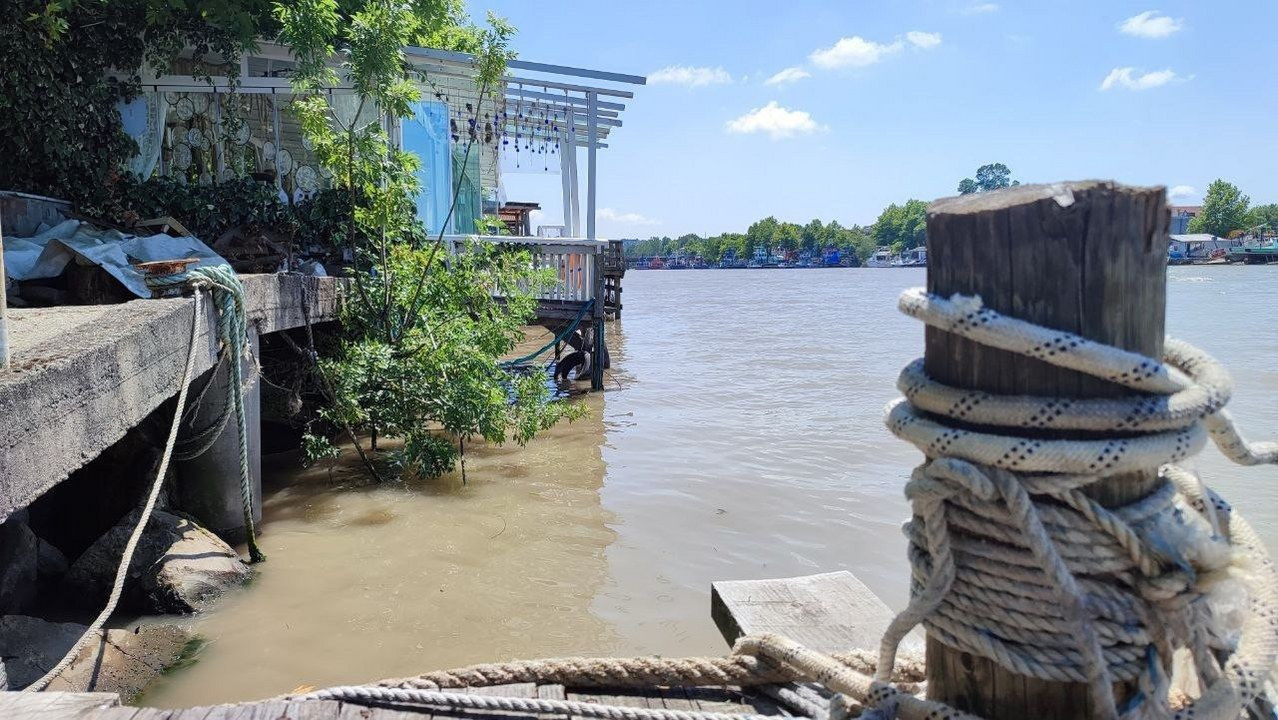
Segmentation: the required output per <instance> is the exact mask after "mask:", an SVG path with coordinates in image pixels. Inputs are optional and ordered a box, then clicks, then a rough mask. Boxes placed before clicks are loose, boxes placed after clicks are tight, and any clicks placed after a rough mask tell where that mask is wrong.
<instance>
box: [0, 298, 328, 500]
mask: <svg viewBox="0 0 1278 720" xmlns="http://www.w3.org/2000/svg"><path fill="white" fill-rule="evenodd" d="M242 279H243V280H244V286H245V290H246V295H247V297H246V301H247V309H248V315H249V319H250V322H251V323H252V324H253V325H254V326H255V328H256V329H257V332H258V333H259V334H267V333H272V332H277V331H279V330H285V329H288V328H293V327H299V326H301V325H303V324H304V314H303V298H304V297H305V299H306V301H307V302H306V306H307V309H308V310H309V313H310V318H311V321H312V322H323V321H327V320H334V319H336V318H337V312H338V303H339V302H340V291H341V283H340V281H338V280H337V279H335V278H312V277H303V276H297V275H246V276H243V278H242ZM193 302H194V301H193V300H191V299H190V298H180V299H172V300H135V301H133V302H128V303H123V304H120V305H106V306H90V307H55V308H42V309H11V310H10V317H9V321H10V322H9V335H10V343H11V346H12V352H13V369H12V370H11V371H10V372H7V373H3V372H0V521H3V520H4V519H5V518H7V517H8V516H9V515H10V514H12V513H13V512H14V511H16V510H19V509H21V508H24V507H26V506H27V505H28V504H29V503H30V502H31V501H32V500H34V499H35V498H37V497H39V496H40V495H41V494H42V493H44V492H45V491H47V490H48V489H49V488H51V487H53V486H55V485H56V484H58V483H59V482H61V481H62V480H64V479H65V478H66V477H67V475H68V474H70V473H71V472H73V471H75V470H76V469H78V468H80V467H82V466H83V465H84V464H85V463H87V462H88V461H89V460H91V459H93V458H94V457H96V456H97V455H98V454H99V453H101V452H102V451H103V450H105V449H106V448H108V447H110V446H111V445H112V444H113V443H115V442H116V441H118V440H119V439H120V438H121V437H123V436H124V434H125V433H126V432H127V431H128V430H129V429H130V428H131V427H133V426H134V425H136V424H137V423H138V422H140V421H141V420H142V419H143V418H145V417H146V416H147V414H149V413H150V412H151V411H152V410H154V409H155V408H156V407H158V406H159V405H160V403H162V402H163V401H164V400H165V399H167V398H169V397H171V396H173V395H175V394H176V393H177V390H178V387H177V385H178V380H179V379H180V378H181V375H182V369H183V367H184V365H185V362H186V352H187V343H188V341H189V339H190V333H191V321H192V319H193V317H192V315H193V313H192V307H193ZM215 323H216V314H215V311H214V309H213V308H212V306H211V304H210V303H205V317H204V318H203V325H202V328H203V331H202V332H201V334H200V336H199V339H198V345H197V357H196V367H195V375H196V376H198V375H200V374H203V373H204V372H206V371H207V370H208V369H209V368H211V367H212V366H213V363H214V361H215V360H216V358H217V339H216V334H215V331H214V328H215Z"/></svg>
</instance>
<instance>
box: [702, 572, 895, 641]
mask: <svg viewBox="0 0 1278 720" xmlns="http://www.w3.org/2000/svg"><path fill="white" fill-rule="evenodd" d="M710 616H711V617H712V618H714V623H715V625H716V626H718V628H719V632H720V633H722V634H723V637H724V639H725V640H727V641H728V643H729V644H732V643H734V642H736V640H737V638H739V637H741V636H742V635H753V634H757V633H776V634H778V635H784V636H786V637H788V638H790V639H792V640H794V641H795V642H798V643H801V644H803V645H806V646H808V647H810V648H812V649H814V650H820V651H822V652H837V651H843V650H853V649H856V648H865V649H877V648H878V646H879V639H880V638H881V637H882V636H883V631H884V630H886V629H887V626H888V624H889V623H891V622H892V618H893V613H892V610H891V609H890V608H889V607H888V606H887V605H886V604H885V603H884V602H883V601H882V600H880V599H879V598H878V597H877V596H876V595H875V594H874V593H873V592H871V591H870V589H869V588H868V587H866V586H865V583H862V582H861V581H860V580H858V579H857V578H856V576H855V575H853V574H852V573H850V572H847V571H839V572H832V573H822V574H820V575H805V576H801V577H793V578H777V579H773V580H732V581H720V582H716V583H712V584H711V586H710ZM907 643H910V644H912V645H913V646H914V647H919V645H918V641H917V639H914V640H910V639H908V638H907Z"/></svg>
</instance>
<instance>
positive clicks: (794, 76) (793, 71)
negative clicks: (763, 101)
mask: <svg viewBox="0 0 1278 720" xmlns="http://www.w3.org/2000/svg"><path fill="white" fill-rule="evenodd" d="M810 77H812V73H810V72H808V71H807V70H804V69H803V68H801V67H788V68H786V69H784V70H782V71H780V72H778V73H777V74H776V75H773V76H772V77H770V78H768V79H767V80H764V81H763V84H764V85H785V84H786V83H792V82H798V81H800V80H802V79H803V78H810Z"/></svg>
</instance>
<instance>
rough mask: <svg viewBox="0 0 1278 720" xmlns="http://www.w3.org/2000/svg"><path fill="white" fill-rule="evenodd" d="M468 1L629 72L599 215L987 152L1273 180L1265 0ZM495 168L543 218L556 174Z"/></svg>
mask: <svg viewBox="0 0 1278 720" xmlns="http://www.w3.org/2000/svg"><path fill="white" fill-rule="evenodd" d="M470 9H471V12H472V14H473V15H475V16H477V17H478V16H482V14H483V13H484V12H485V11H486V10H489V9H491V10H495V11H496V12H498V13H500V14H502V15H505V16H506V17H508V18H509V19H510V20H511V21H512V22H513V23H514V24H515V26H516V27H518V29H519V34H518V36H517V37H516V39H515V43H514V45H515V48H516V49H517V50H518V51H519V54H520V57H521V58H523V59H527V60H536V61H541V62H551V63H559V64H564V65H573V66H578V67H590V68H596V69H602V70H614V71H618V72H628V73H635V74H640V75H647V76H649V77H650V80H649V84H648V85H646V86H642V87H639V88H636V89H635V98H634V99H633V100H631V101H627V102H628V106H627V109H626V111H625V113H624V114H623V120H624V122H625V127H623V128H621V129H619V130H617V131H616V134H615V135H614V136H613V138H612V140H611V145H612V147H610V148H609V149H607V150H602V151H601V152H600V156H599V164H600V170H599V208H600V220H599V233H600V235H601V236H603V237H647V236H649V235H671V236H676V235H680V234H682V233H685V232H697V233H701V234H706V233H719V232H724V231H742V230H744V229H745V228H746V226H747V225H749V224H750V223H751V222H753V221H754V220H756V219H758V218H759V217H762V216H764V215H769V214H772V215H776V216H777V217H779V218H781V219H784V220H792V221H796V222H806V221H807V220H809V219H811V218H813V217H819V218H821V219H823V220H826V221H829V220H831V219H836V220H838V221H840V222H842V223H844V224H851V223H870V222H872V221H873V220H874V218H875V217H876V216H877V215H878V213H879V211H880V210H881V209H882V208H883V207H884V206H885V205H887V204H888V203H891V202H903V201H904V200H906V199H908V198H911V197H916V198H921V199H924V200H932V199H935V198H938V197H942V196H946V195H952V194H954V192H955V186H956V184H957V183H958V181H959V180H960V179H962V178H963V177H965V176H970V175H972V174H973V173H974V171H975V169H976V168H977V166H979V165H981V164H984V163H987V162H1003V163H1005V164H1007V165H1008V166H1009V167H1010V168H1011V169H1012V171H1013V177H1015V178H1017V179H1020V180H1021V181H1023V182H1046V181H1054V180H1065V179H1083V178H1093V177H1100V178H1112V179H1116V180H1119V181H1122V182H1127V183H1133V184H1147V185H1155V184H1158V185H1166V186H1167V187H1168V188H1176V193H1175V194H1174V198H1173V199H1174V201H1175V202H1180V203H1190V202H1197V201H1198V200H1199V199H1200V198H1201V194H1202V192H1203V191H1204V190H1205V189H1206V187H1207V184H1208V183H1210V182H1211V181H1212V180H1213V179H1215V178H1217V177H1223V178H1225V179H1228V180H1231V181H1233V182H1235V183H1236V184H1238V185H1239V186H1240V187H1241V188H1242V190H1243V192H1245V193H1248V194H1250V195H1251V197H1252V200H1253V202H1278V33H1276V31H1275V28H1278V2H1274V1H1273V0H1251V1H1248V2H1241V1H1238V2H1232V1H1230V0H1221V1H1219V2H1204V1H1200V2H1188V1H1181V2H1157V3H1151V2H1135V3H1133V2H1121V1H1120V2H1114V1H1109V2H1101V1H1090V0H1078V1H1075V2H1069V3H1061V2H1012V1H1011V0H1003V1H1001V2H982V1H981V0H972V1H969V0H888V1H884V2H869V1H864V2H815V1H809V0H786V1H784V2H775V1H773V2H756V1H755V0H735V1H731V2H725V1H715V2H669V1H666V0H647V1H638V0H633V1H631V0H627V1H625V2H615V1H612V0H603V1H602V2H598V1H597V2H590V3H587V2H567V1H566V0H540V1H539V2H529V1H528V0H471V3H470ZM787 68H791V70H790V71H789V72H788V73H787V74H786V76H783V77H784V78H785V79H788V80H789V81H788V82H782V81H781V80H780V79H777V80H774V81H773V82H772V83H769V82H768V81H769V80H770V79H772V78H773V76H775V75H776V74H777V73H780V72H781V71H783V70H786V69H787ZM663 71H664V72H663ZM663 79H664V80H665V81H664V82H658V81H659V80H663ZM583 166H584V163H583ZM506 186H507V193H508V196H509V198H510V199H512V200H533V201H538V202H541V203H542V205H543V207H544V208H545V213H544V215H543V218H542V222H545V223H547V224H557V223H558V222H560V221H561V220H559V218H562V211H561V210H560V192H559V179H558V176H557V175H527V174H519V175H516V174H508V175H507V176H506ZM583 196H584V190H583ZM582 202H583V207H584V197H583V199H582ZM583 222H584V221H583Z"/></svg>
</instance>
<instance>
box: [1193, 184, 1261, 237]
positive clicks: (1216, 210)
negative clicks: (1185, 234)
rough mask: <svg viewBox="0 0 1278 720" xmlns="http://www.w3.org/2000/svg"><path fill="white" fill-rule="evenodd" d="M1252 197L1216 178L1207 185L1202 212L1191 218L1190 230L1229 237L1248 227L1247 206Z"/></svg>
mask: <svg viewBox="0 0 1278 720" xmlns="http://www.w3.org/2000/svg"><path fill="white" fill-rule="evenodd" d="M1250 204H1251V198H1249V197H1247V196H1246V195H1243V194H1242V191H1240V190H1239V189H1238V187H1237V186H1236V185H1233V184H1231V183H1227V182H1225V181H1224V180H1219V179H1218V180H1215V181H1213V182H1212V184H1211V185H1208V186H1207V195H1206V196H1205V197H1204V198H1203V209H1202V212H1200V213H1198V215H1196V216H1195V217H1193V218H1190V220H1189V232H1191V233H1211V234H1212V235H1216V236H1218V237H1228V236H1229V233H1231V232H1233V231H1234V230H1243V229H1245V228H1246V227H1247V224H1248V222H1247V221H1248V216H1247V208H1248V206H1249V205H1250Z"/></svg>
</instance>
